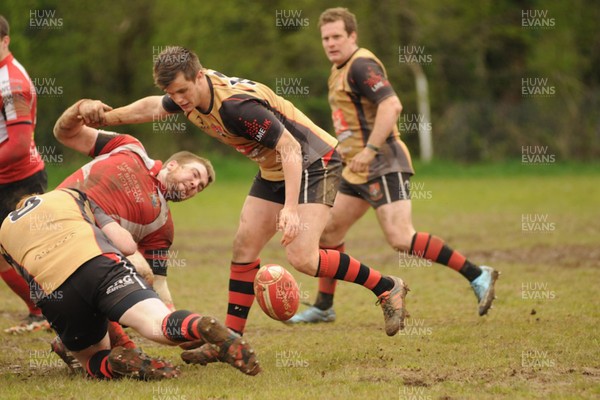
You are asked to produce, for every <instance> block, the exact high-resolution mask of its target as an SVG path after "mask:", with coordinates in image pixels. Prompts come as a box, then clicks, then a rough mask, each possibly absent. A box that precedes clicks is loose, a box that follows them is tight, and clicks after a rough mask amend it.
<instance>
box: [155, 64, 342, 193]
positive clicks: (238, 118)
mask: <svg viewBox="0 0 600 400" xmlns="http://www.w3.org/2000/svg"><path fill="white" fill-rule="evenodd" d="M203 71H204V73H205V74H206V78H207V80H208V85H209V88H210V93H211V103H210V106H209V109H208V111H207V112H203V111H201V110H199V109H195V110H193V111H191V112H189V113H186V116H187V118H188V119H189V120H190V121H191V122H192V123H193V124H194V125H196V126H197V127H199V128H200V129H201V130H202V131H204V132H205V133H207V134H208V135H210V136H212V137H214V138H216V139H218V140H219V141H221V142H223V143H225V144H227V145H229V146H231V147H233V148H235V149H236V150H237V151H238V152H240V153H242V154H244V155H245V156H247V157H248V158H250V159H251V160H253V161H255V162H257V163H258V165H259V167H260V171H261V176H262V177H263V178H264V179H267V180H270V181H282V180H283V169H282V165H281V159H280V157H279V156H278V155H277V152H276V151H275V146H276V145H277V142H278V140H279V138H280V137H281V134H282V133H283V131H284V129H287V130H288V131H289V132H290V133H291V134H292V136H294V138H295V139H296V140H297V141H298V142H299V143H300V146H301V148H302V162H303V165H302V167H303V169H306V168H308V166H309V165H310V164H312V163H313V162H315V161H317V160H318V159H320V158H323V157H326V156H327V155H328V154H330V153H331V152H332V150H333V149H334V148H335V146H336V145H337V140H336V139H335V138H334V137H333V136H331V135H329V134H328V133H327V132H326V131H324V130H323V129H321V128H319V127H318V126H317V125H315V124H314V123H313V122H312V121H311V120H310V119H309V118H308V117H307V116H306V115H304V114H303V113H302V112H301V111H300V110H298V109H297V108H296V107H294V105H293V104H292V103H290V102H289V101H288V100H286V99H284V98H283V97H280V96H278V95H276V94H275V93H274V92H273V91H272V90H271V89H270V88H268V87H267V86H265V85H263V84H261V83H258V82H253V81H249V80H247V79H240V78H231V77H228V76H225V75H223V74H222V73H220V72H217V71H213V70H203ZM162 104H163V107H164V109H165V110H166V111H168V112H173V113H175V112H182V110H181V108H180V107H179V106H178V105H177V104H175V102H174V101H173V100H172V99H171V98H170V97H169V96H168V95H165V97H163V103H162Z"/></svg>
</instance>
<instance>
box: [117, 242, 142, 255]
mask: <svg viewBox="0 0 600 400" xmlns="http://www.w3.org/2000/svg"><path fill="white" fill-rule="evenodd" d="M118 247H119V250H120V251H121V252H122V253H123V255H124V256H126V257H127V256H130V255H132V254H133V253H135V252H136V251H137V243H136V242H135V241H134V240H133V238H124V239H123V240H122V241H121V243H119V244H118Z"/></svg>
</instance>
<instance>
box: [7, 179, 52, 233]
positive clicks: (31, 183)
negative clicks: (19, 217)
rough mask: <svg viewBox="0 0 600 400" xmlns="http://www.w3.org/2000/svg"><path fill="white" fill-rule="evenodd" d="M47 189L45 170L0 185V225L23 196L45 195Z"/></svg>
mask: <svg viewBox="0 0 600 400" xmlns="http://www.w3.org/2000/svg"><path fill="white" fill-rule="evenodd" d="M47 187H48V175H47V174H46V170H44V169H43V170H41V171H39V172H36V173H35V174H33V175H31V176H29V177H27V178H25V179H22V180H20V181H16V182H11V183H5V184H3V185H0V224H2V221H4V218H6V216H7V215H8V214H9V213H10V212H12V211H13V210H14V209H15V208H16V206H17V203H18V202H19V200H21V198H23V196H26V195H28V194H34V193H36V194H41V193H44V192H45V191H46V188H47Z"/></svg>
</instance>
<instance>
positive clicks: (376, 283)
mask: <svg viewBox="0 0 600 400" xmlns="http://www.w3.org/2000/svg"><path fill="white" fill-rule="evenodd" d="M319 252H320V254H319V255H320V257H319V267H318V268H317V275H316V276H318V277H327V278H333V279H338V280H343V281H346V282H354V283H358V284H359V285H362V286H364V287H366V288H367V289H370V290H371V291H372V292H373V293H375V296H377V297H379V296H380V295H381V294H383V293H384V292H387V291H388V290H391V289H392V287H393V286H394V283H393V282H392V280H391V279H386V277H384V276H383V275H381V272H379V271H377V270H375V269H372V268H369V267H367V266H366V265H364V264H361V263H360V261H358V260H356V259H355V258H352V257H350V256H349V255H348V254H346V253H340V252H339V251H337V250H319Z"/></svg>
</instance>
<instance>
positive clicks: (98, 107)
mask: <svg viewBox="0 0 600 400" xmlns="http://www.w3.org/2000/svg"><path fill="white" fill-rule="evenodd" d="M110 110H112V107H111V106H109V105H106V104H104V103H103V102H101V101H100V100H84V101H82V102H81V103H80V104H79V107H78V111H79V118H80V119H82V120H83V122H84V123H85V124H86V125H87V126H89V127H92V128H97V127H99V126H103V125H105V122H106V118H105V115H104V113H105V112H107V111H110Z"/></svg>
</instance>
